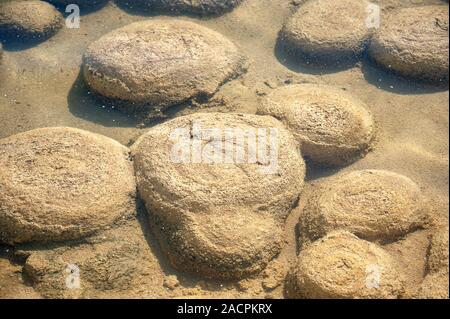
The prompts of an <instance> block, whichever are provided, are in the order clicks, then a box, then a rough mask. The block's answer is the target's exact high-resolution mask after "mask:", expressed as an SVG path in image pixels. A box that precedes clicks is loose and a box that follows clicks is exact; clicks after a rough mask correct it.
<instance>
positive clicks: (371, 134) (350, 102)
mask: <svg viewBox="0 0 450 319" xmlns="http://www.w3.org/2000/svg"><path fill="white" fill-rule="evenodd" d="M258 114H263V115H271V116H273V117H275V118H277V119H279V120H280V121H282V122H283V123H284V124H285V126H286V127H287V129H288V130H289V131H291V132H292V134H293V135H294V136H295V137H296V139H297V140H298V141H299V142H300V143H301V147H302V153H303V154H304V155H305V156H306V157H308V158H310V159H311V160H312V161H313V162H315V163H316V164H321V165H325V166H339V165H345V164H349V163H351V162H354V161H355V160H357V159H359V158H361V157H363V156H364V155H365V154H366V153H367V152H368V151H369V150H370V148H371V147H372V144H373V141H374V138H375V124H374V121H373V119H372V115H371V113H370V112H369V111H368V110H367V109H366V108H365V105H364V103H363V102H361V101H360V100H359V99H357V98H355V97H353V96H352V95H351V94H349V93H346V92H344V91H342V90H340V89H338V88H335V87H332V86H327V85H316V84H300V85H288V86H285V87H281V88H278V89H275V90H274V91H273V92H272V93H270V94H269V95H268V96H267V98H266V99H265V100H264V101H263V103H262V104H261V106H260V107H259V109H258Z"/></svg>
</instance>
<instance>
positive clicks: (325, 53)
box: [280, 0, 373, 64]
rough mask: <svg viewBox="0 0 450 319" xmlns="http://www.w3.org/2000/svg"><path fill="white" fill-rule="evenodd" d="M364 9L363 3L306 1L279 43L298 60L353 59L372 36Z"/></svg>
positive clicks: (329, 61) (359, 0) (331, 61)
mask: <svg viewBox="0 0 450 319" xmlns="http://www.w3.org/2000/svg"><path fill="white" fill-rule="evenodd" d="M368 8H369V2H368V1H365V0H334V1H329V0H311V1H307V2H305V3H303V4H302V5H301V6H300V8H299V9H298V11H297V12H296V13H294V15H293V16H292V17H291V18H290V19H289V21H288V22H287V23H286V25H285V26H284V27H283V29H282V30H281V32H280V41H281V44H282V45H283V48H284V49H285V50H286V51H287V52H288V53H289V54H291V55H293V56H295V57H298V58H299V59H302V60H304V59H306V60H307V61H311V62H320V63H326V64H335V63H338V62H341V61H346V60H353V59H355V58H356V57H358V56H360V55H361V54H362V53H363V51H364V50H365V48H366V46H367V42H368V40H369V38H370V36H371V34H372V29H373V27H372V26H371V25H367V18H368V12H369V11H368Z"/></svg>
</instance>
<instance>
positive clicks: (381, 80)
mask: <svg viewBox="0 0 450 319" xmlns="http://www.w3.org/2000/svg"><path fill="white" fill-rule="evenodd" d="M362 72H363V74H364V78H365V79H366V81H367V82H369V83H370V84H372V85H374V86H376V87H378V88H379V89H382V90H385V91H388V92H391V93H396V94H402V95H413V94H432V93H437V92H444V91H448V88H449V86H448V82H442V83H438V84H437V85H436V84H433V83H430V82H425V81H419V80H413V79H407V78H405V77H402V76H400V75H398V74H395V73H394V72H393V71H389V70H386V69H385V68H383V67H382V66H379V65H377V64H376V63H375V62H374V61H373V60H371V59H370V58H369V57H365V58H364V61H363V64H362Z"/></svg>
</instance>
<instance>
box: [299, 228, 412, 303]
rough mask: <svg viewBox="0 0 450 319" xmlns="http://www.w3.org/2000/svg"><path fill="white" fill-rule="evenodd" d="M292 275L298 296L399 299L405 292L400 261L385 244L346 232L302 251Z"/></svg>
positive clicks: (334, 235)
mask: <svg viewBox="0 0 450 319" xmlns="http://www.w3.org/2000/svg"><path fill="white" fill-rule="evenodd" d="M292 278H293V280H294V284H295V285H296V287H297V290H298V291H297V293H298V295H297V297H303V298H313V299H328V298H333V299H337V298H345V299H395V298H398V297H399V296H400V295H401V294H402V293H403V291H404V280H403V276H402V274H401V273H400V271H399V266H398V265H397V263H396V261H395V260H394V259H393V258H392V257H391V256H390V255H389V254H388V253H387V252H386V251H384V250H383V249H382V248H381V247H379V246H377V245H375V244H373V243H370V242H367V241H365V240H361V239H359V238H358V237H356V236H354V235H353V234H350V233H348V232H345V231H338V232H333V233H330V234H329V235H327V236H326V237H324V238H322V239H320V240H318V241H317V242H315V243H314V244H312V245H311V246H310V247H308V248H307V249H305V250H303V251H301V252H300V254H299V256H298V260H297V263H296V265H295V266H294V269H293V275H292Z"/></svg>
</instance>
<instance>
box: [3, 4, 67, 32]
mask: <svg viewBox="0 0 450 319" xmlns="http://www.w3.org/2000/svg"><path fill="white" fill-rule="evenodd" d="M62 25H63V16H62V14H61V13H60V12H59V11H58V10H56V9H55V7H53V6H52V5H51V4H49V3H47V2H44V1H37V0H30V1H9V2H5V3H2V4H0V37H1V38H2V39H3V40H11V41H20V40H44V39H47V38H49V37H50V36H52V35H54V34H55V33H56V32H58V30H59V29H60V28H61V27H62Z"/></svg>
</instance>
